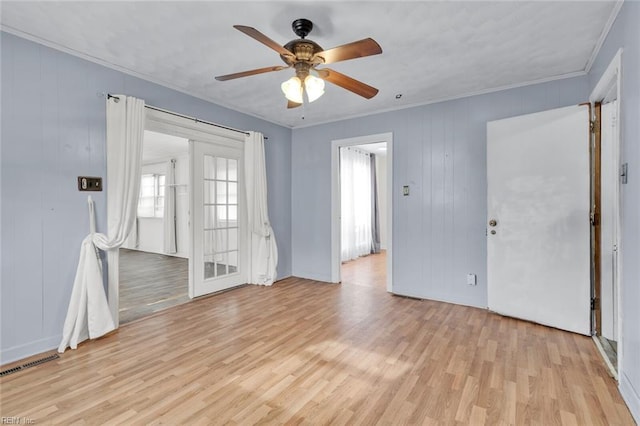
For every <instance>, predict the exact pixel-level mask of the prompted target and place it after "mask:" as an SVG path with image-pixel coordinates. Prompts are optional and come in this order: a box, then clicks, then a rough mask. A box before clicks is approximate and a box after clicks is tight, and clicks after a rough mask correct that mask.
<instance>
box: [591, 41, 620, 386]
mask: <svg viewBox="0 0 640 426" xmlns="http://www.w3.org/2000/svg"><path fill="white" fill-rule="evenodd" d="M622 51H623V49H622V48H620V49H618V51H617V52H616V54H615V56H614V57H613V59H612V60H611V62H610V63H609V66H608V67H607V69H606V70H605V72H604V73H603V74H602V77H600V80H599V81H598V84H596V86H595V87H594V88H593V91H592V92H591V95H590V96H589V102H590V103H591V106H592V109H593V105H594V104H595V103H596V102H600V101H603V100H610V98H611V97H612V96H611V95H612V94H613V93H615V99H616V100H617V102H616V112H615V115H616V119H617V124H616V134H615V137H614V143H615V144H616V145H617V146H616V147H614V151H615V152H617V154H616V156H617V160H618V164H622V161H621V160H622V158H621V153H622V149H621V148H622V130H621V129H622V126H621V124H620V121H621V118H622V117H621V116H620V109H621V108H620V104H621V102H622V98H621V93H622V92H621V90H620V89H621V78H622V77H621V74H622ZM620 189H621V188H619V191H618V194H617V195H618V196H617V206H614V209H615V210H617V224H618V230H617V231H618V232H617V246H618V255H617V264H616V265H615V266H614V267H615V269H616V280H615V282H614V283H613V285H614V286H615V287H616V290H617V291H616V293H617V297H616V299H617V300H616V304H617V311H618V312H617V331H616V334H617V338H618V348H619V350H618V353H617V358H618V371H622V364H623V361H624V360H623V351H622V350H621V348H622V340H623V337H624V336H623V334H622V309H623V305H622V299H623V297H622V286H621V285H620V283H621V282H622V261H623V259H622V257H623V256H622V249H623V241H622V232H621V229H620V227H621V225H622V191H621V190H620ZM595 342H596V345H598V347H599V349H600V350H602V349H601V348H600V346H599V345H600V343H599V342H598V340H597V339H595ZM603 358H604V359H605V362H608V361H609V360H608V358H607V356H604V354H603ZM609 367H610V369H611V370H613V371H612V373H613V374H614V375H615V377H616V379H617V378H618V377H617V371H615V370H614V369H613V367H612V366H611V365H609Z"/></svg>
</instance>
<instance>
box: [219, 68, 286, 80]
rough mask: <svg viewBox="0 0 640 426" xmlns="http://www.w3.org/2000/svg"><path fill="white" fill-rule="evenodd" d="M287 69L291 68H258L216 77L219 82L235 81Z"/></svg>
mask: <svg viewBox="0 0 640 426" xmlns="http://www.w3.org/2000/svg"><path fill="white" fill-rule="evenodd" d="M287 68H289V67H284V66H275V67H265V68H258V69H255V70H249V71H242V72H236V73H233V74H227V75H219V76H217V77H216V80H218V81H227V80H233V79H234V78H240V77H248V76H250V75H256V74H263V73H265V72H271V71H280V70H284V69H287Z"/></svg>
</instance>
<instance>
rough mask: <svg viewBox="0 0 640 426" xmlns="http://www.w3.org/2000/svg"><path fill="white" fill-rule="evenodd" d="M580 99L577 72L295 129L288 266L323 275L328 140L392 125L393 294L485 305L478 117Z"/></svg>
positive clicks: (327, 244) (582, 82) (326, 277)
mask: <svg viewBox="0 0 640 426" xmlns="http://www.w3.org/2000/svg"><path fill="white" fill-rule="evenodd" d="M379 96H384V94H383V93H381V94H380V95H379ZM587 97H588V78H587V76H583V77H577V78H571V79H564V80H558V81H553V82H549V83H544V84H537V85H533V86H528V87H522V88H517V89H511V90H505V91H501V92H496V93H491V94H487V95H480V96H473V97H468V98H464V99H458V100H453V101H449V102H442V103H437V104H432V105H426V106H421V107H415V108H409V109H404V110H399V111H394V112H388V113H384V114H377V115H371V116H367V117H362V118H356V119H351V120H345V121H340V122H336V123H330V124H326V125H321V126H314V127H308V128H302V129H295V130H294V131H293V141H292V169H293V176H292V208H293V215H292V218H293V224H292V235H293V274H294V275H296V276H302V277H309V278H314V279H319V280H323V281H330V279H331V263H330V248H331V238H330V235H331V232H330V231H331V221H330V217H331V214H330V211H331V175H330V171H331V153H330V148H331V141H332V140H334V139H343V138H351V137H357V136H364V135H370V134H377V133H385V132H392V133H393V161H394V164H393V183H394V188H393V200H392V202H393V209H394V213H393V215H394V216H393V218H394V223H393V289H394V292H396V293H399V294H405V295H411V296H418V297H422V298H428V299H436V300H444V301H448V302H454V303H460V304H465V305H472V306H480V307H486V306H487V286H486V259H487V251H486V240H485V238H486V237H485V228H486V227H485V221H486V211H487V203H486V123H487V121H491V120H496V119H500V118H505V117H510V116H515V115H521V114H526V113H532V112H537V111H542V110H546V109H551V108H557V107H563V106H567V105H572V104H578V103H580V102H584V101H586V100H587ZM363 102H364V101H363ZM403 185H409V187H410V195H409V196H406V197H405V196H402V195H401V193H402V192H401V190H402V186H403ZM467 273H474V274H477V275H478V285H477V286H475V287H472V286H469V285H467V284H466V275H467Z"/></svg>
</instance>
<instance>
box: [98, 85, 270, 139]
mask: <svg viewBox="0 0 640 426" xmlns="http://www.w3.org/2000/svg"><path fill="white" fill-rule="evenodd" d="M111 98H114V99H116V102H118V101H119V100H120V98H119V97H117V96H114V95H112V94H111V93H107V99H111ZM144 107H145V108H149V109H152V110H154V111H160V112H164V113H166V114H171V115H175V116H176V117H181V118H186V119H188V120H193V121H195V122H196V123H203V124H208V125H210V126H214V127H219V128H221V129H226V130H231V131H234V132H238V133H244V134H245V135H249V132H245V131H244V130H238V129H234V128H232V127H227V126H223V125H221V124H216V123H211V122H210V121H204V120H200V119H199V118H195V117H189V116H188V115H183V114H178V113H177V112H172V111H167V110H165V109H162V108H158V107H154V106H151V105H146V104H145V106H144ZM264 138H265V139H269V138H268V137H266V136H265V137H264Z"/></svg>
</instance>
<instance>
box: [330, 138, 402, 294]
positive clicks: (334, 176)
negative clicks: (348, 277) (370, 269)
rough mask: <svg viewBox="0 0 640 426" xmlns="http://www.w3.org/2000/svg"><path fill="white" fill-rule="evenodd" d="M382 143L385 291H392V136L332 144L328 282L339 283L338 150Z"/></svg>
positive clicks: (334, 142)
mask: <svg viewBox="0 0 640 426" xmlns="http://www.w3.org/2000/svg"><path fill="white" fill-rule="evenodd" d="M380 142H385V143H386V144H387V223H386V224H385V226H386V227H387V236H388V237H387V238H388V243H387V291H388V292H390V293H391V292H392V291H393V233H392V231H393V229H392V228H393V133H391V132H389V133H379V134H375V135H367V136H359V137H355V138H347V139H336V140H333V141H331V282H333V283H339V282H340V281H341V276H340V265H341V264H342V262H341V259H340V253H341V251H342V249H341V240H340V232H341V220H340V216H341V205H340V148H342V147H344V146H354V145H366V144H370V143H380Z"/></svg>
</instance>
